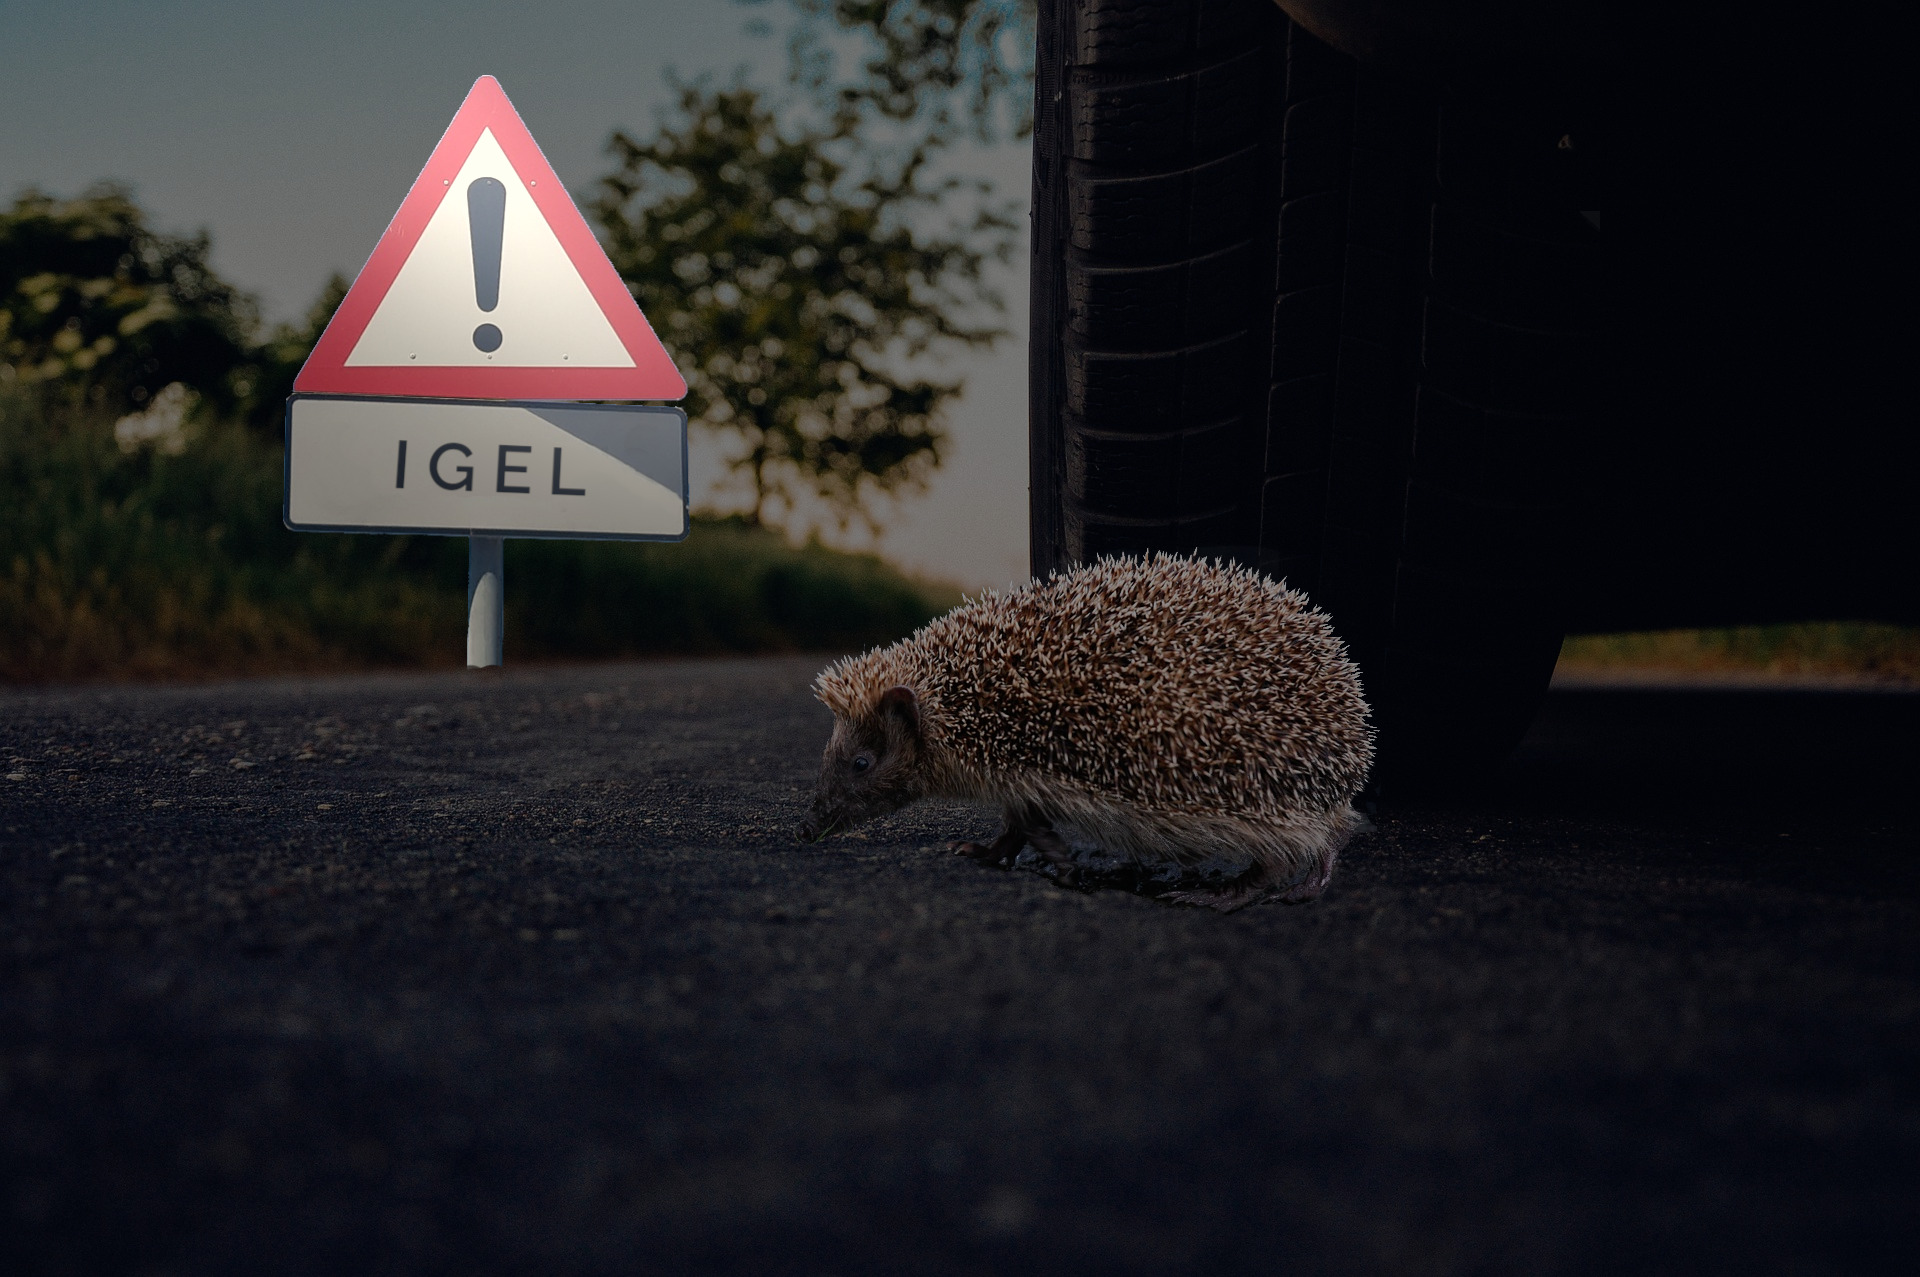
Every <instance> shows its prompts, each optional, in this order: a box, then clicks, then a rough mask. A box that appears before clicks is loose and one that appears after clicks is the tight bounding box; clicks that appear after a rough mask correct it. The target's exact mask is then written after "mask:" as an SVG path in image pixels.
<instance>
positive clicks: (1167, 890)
mask: <svg viewBox="0 0 1920 1277" xmlns="http://www.w3.org/2000/svg"><path fill="white" fill-rule="evenodd" d="M1005 868H1007V869H1011V870H1014V871H1016V872H1020V873H1030V874H1033V875H1035V876H1036V877H1040V878H1045V879H1046V880H1047V881H1048V882H1051V883H1052V884H1053V885H1054V886H1056V887H1059V888H1061V889H1062V890H1065V891H1078V892H1081V893H1082V894H1084V895H1092V894H1093V893H1095V892H1098V891H1124V892H1126V893H1127V894H1129V895H1134V896H1143V897H1145V898H1146V899H1148V900H1152V901H1154V902H1156V903H1158V904H1163V905H1166V906H1167V907H1168V908H1171V909H1189V908H1194V907H1195V905H1194V904H1193V903H1192V902H1190V901H1184V900H1174V899H1171V898H1170V897H1171V896H1172V895H1173V893H1175V892H1196V893H1214V892H1224V891H1227V890H1229V889H1230V888H1231V887H1232V886H1233V884H1234V880H1235V879H1236V878H1237V877H1239V875H1240V874H1242V873H1243V872H1244V871H1245V870H1246V866H1245V865H1235V864H1228V863H1226V862H1224V861H1221V862H1208V863H1206V864H1201V865H1177V864H1174V863H1172V862H1171V861H1159V862H1152V863H1149V862H1146V861H1139V860H1130V859H1128V858H1126V857H1124V856H1111V855H1108V854H1107V853H1106V852H1104V851H1101V850H1100V849H1098V848H1087V847H1083V846H1080V845H1077V844H1076V845H1075V846H1074V847H1073V858H1072V859H1071V860H1070V861H1068V862H1066V863H1064V864H1059V863H1055V862H1053V861H1050V860H1048V859H1047V858H1046V857H1045V856H1042V855H1041V854H1040V853H1039V852H1037V851H1035V850H1034V849H1033V848H1031V847H1028V848H1025V849H1024V850H1022V851H1021V853H1020V854H1019V855H1018V856H1016V857H1014V858H1013V861H1012V862H1011V863H1010V864H1007V865H1006V866H1005ZM1283 885H1284V884H1283ZM1249 903H1252V902H1251V901H1249Z"/></svg>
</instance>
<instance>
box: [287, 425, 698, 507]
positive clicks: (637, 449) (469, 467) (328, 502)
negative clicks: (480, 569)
mask: <svg viewBox="0 0 1920 1277" xmlns="http://www.w3.org/2000/svg"><path fill="white" fill-rule="evenodd" d="M286 492H287V497H286V508H285V511H284V517H285V519H286V524H287V526H288V527H289V528H292V529H293V530H294V531H296V532H426V533H436V534H440V535H444V536H495V537H564V538H567V539H570V540H595V539H602V540H624V541H678V540H681V539H682V538H684V537H685V536H686V535H687V414H686V413H684V412H682V411H681V410H680V409H678V408H655V407H645V406H639V405H631V404H586V403H507V402H489V401H485V400H471V399H375V398H366V397H360V396H346V395H295V396H293V398H291V399H289V400H288V401H287V487H286Z"/></svg>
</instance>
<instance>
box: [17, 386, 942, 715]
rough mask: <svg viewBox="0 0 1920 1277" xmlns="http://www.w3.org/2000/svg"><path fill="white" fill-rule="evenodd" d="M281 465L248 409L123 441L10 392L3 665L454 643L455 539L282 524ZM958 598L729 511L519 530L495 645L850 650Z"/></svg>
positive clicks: (435, 648)
mask: <svg viewBox="0 0 1920 1277" xmlns="http://www.w3.org/2000/svg"><path fill="white" fill-rule="evenodd" d="M281 475H282V472H281V448H280V445H279V444H278V442H275V441H269V440H264V439H262V438H261V437H260V436H259V435H258V434H250V433H249V432H247V431H246V430H244V429H242V428H240V427H238V426H233V425H221V424H212V425H206V424H203V425H200V426H198V427H197V428H196V429H195V431H194V432H193V434H192V435H191V442H190V443H189V444H188V445H187V446H186V447H184V448H182V449H179V450H178V451H175V452H169V451H168V450H166V448H164V447H153V446H140V447H137V448H134V449H133V450H131V451H127V450H123V448H122V447H121V445H120V443H119V442H118V441H116V439H115V437H114V433H113V424H112V422H111V421H110V420H108V419H106V418H105V417H103V416H101V415H99V414H98V413H87V412H85V411H83V410H77V409H70V408H58V407H50V406H48V404H47V402H46V401H45V400H43V399H41V398H39V397H37V396H33V395H21V394H16V395H14V396H11V397H0V679H4V680H8V681H16V682H18V681H29V680H46V679H76V678H154V677H174V676H199V675H207V674H216V673H217V674H229V673H253V672H266V671H275V670H318V669H348V668H358V667H365V666H377V665H445V664H457V663H458V662H459V661H461V660H462V659H463V657H464V653H465V644H464V639H463V635H464V632H465V607H466V545H465V543H464V542H463V541H462V540H460V539H458V538H451V537H422V536H412V537H408V536H334V535H317V534H310V533H293V532H289V531H287V529H286V528H285V527H284V526H282V524H281V522H280V500H281V483H282V477H281ZM956 599H957V596H954V595H952V594H951V593H950V592H945V591H941V590H940V589H938V588H937V587H929V586H927V585H925V584H923V583H920V582H916V581H913V580H910V579H908V578H906V577H904V576H902V575H901V574H900V573H899V572H897V571H895V570H894V569H892V568H890V567H888V566H887V565H886V564H885V563H883V562H882V561H881V560H879V559H877V558H873V557H871V556H860V555H849V554H843V553H839V552H836V551H832V550H829V549H826V548H824V547H822V546H819V545H808V546H804V547H795V546H791V545H788V544H787V543H786V542H785V541H784V540H783V539H782V538H781V537H780V536H779V535H778V534H777V533H774V532H771V531H767V530H763V529H755V528H748V527H745V526H743V525H741V524H739V523H737V522H733V521H727V520H696V522H695V524H694V530H693V534H692V536H691V537H690V538H689V539H688V540H687V541H686V542H685V543H683V544H680V545H640V544H625V543H613V542H571V541H514V542H510V543H509V545H508V549H507V600H508V622H507V657H508V659H509V660H514V659H521V658H528V657H534V658H542V659H559V658H576V657H611V656H634V655H642V654H647V653H656V652H753V651H775V650H845V649H850V648H855V647H859V646H863V645H866V644H870V643H875V642H882V641H885V640H887V639H889V638H893V637H897V636H898V635H901V634H904V633H906V632H908V631H910V630H911V629H912V628H914V627H915V626H916V625H919V624H922V623H923V622H925V621H926V620H927V619H929V618H930V617H932V616H933V615H935V614H936V613H937V612H938V611H940V610H941V609H942V608H944V607H945V606H947V605H949V604H951V603H952V602H954V601H956Z"/></svg>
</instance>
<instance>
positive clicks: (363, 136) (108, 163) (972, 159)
mask: <svg viewBox="0 0 1920 1277" xmlns="http://www.w3.org/2000/svg"><path fill="white" fill-rule="evenodd" d="M787 12H788V11H787V10H786V9H785V8H784V6H783V5H782V4H781V3H780V0H773V2H772V3H769V4H761V5H752V6H747V5H740V4H737V3H728V2H726V0H698V2H696V0H671V2H669V0H626V2H625V3H613V2H611V0H579V2H575V3H549V4H540V5H534V4H509V3H502V2H500V0H465V2H464V3H459V4H454V3H445V2H443V0H386V2H384V3H367V2H365V0H329V2H328V3H326V4H298V5H296V4H291V3H274V2H272V0H254V2H253V3H237V2H234V0H165V2H161V0H146V2H135V0H117V2H115V0H60V2H58V3H55V2H52V0H42V2H38V3H22V2H21V0H0V84H5V85H6V90H5V101H6V108H5V112H4V116H3V117H0V199H5V200H7V201H9V202H10V201H11V200H12V199H13V197H14V196H15V195H17V194H18V193H19V192H20V191H21V190H22V189H24V188H26V187H29V186H32V187H38V188H40V189H41V190H44V191H46V192H48V193H50V194H53V195H56V196H67V195H74V194H77V193H79V192H80V191H81V190H83V189H84V188H85V187H87V186H88V185H90V184H91V183H93V182H96V181H100V180H103V179H112V180H115V181H119V182H123V183H126V184H127V185H129V186H131V187H132V188H133V190H134V194H135V197H136V198H137V199H138V200H139V202H140V203H141V205H142V206H143V207H144V208H146V209H147V210H148V213H149V215H150V217H151V218H152V221H153V223H154V225H155V226H157V227H158V228H160V229H162V230H165V231H170V232H191V231H196V230H200V229H205V230H206V231H207V232H208V233H209V234H210V235H211V236H212V239H213V248H214V252H213V260H214V263H215V265H216V267H217V268H218V269H219V270H220V272H221V274H222V275H224V276H225V277H226V278H227V279H229V280H230V281H232V282H233V283H234V284H236V285H238V286H239V287H241V288H244V289H246V290H248V291H249V292H252V293H253V294H255V295H256V296H257V297H259V299H260V302H261V306H262V310H263V312H264V314H265V315H266V317H267V318H268V319H269V320H280V319H290V318H293V317H295V316H296V315H298V314H300V313H302V312H304V311H305V310H306V308H307V307H308V306H309V305H310V304H311V303H312V301H313V299H314V297H315V296H316V295H317V294H318V293H319V291H320V288H321V286H322V285H323V284H324V283H325V281H326V279H327V277H328V276H329V275H330V274H331V273H332V272H334V271H336V270H337V271H340V272H342V273H344V274H347V275H349V276H351V275H352V274H354V273H356V272H357V271H358V270H359V268H360V265H361V263H362V262H364V261H365V259H366V257H367V254H368V253H370V252H371V251H372V250H373V246H374V244H375V243H376V242H377V241H378V240H379V238H380V233H381V231H382V230H384V229H385V228H386V224H387V221H388V219H389V218H391V217H392V215H393V212H394V210H395V209H396V208H398V207H399V204H400V200H401V198H402V197H403V196H405V194H406V192H407V188H408V187H409V186H410V185H411V184H412V181H413V178H414V176H415V175H416V174H417V173H418V172H419V171H420V167H421V166H422V165H423V164H424V163H425V162H426V159H427V156H428V154H429V153H430V152H431V151H432V149H433V144H434V143H435V142H436V141H438V140H439V137H440V134H441V132H442V131H443V130H444V129H445V128H446V126H447V122H448V120H450V119H451V118H452V116H453V113H454V110H455V109H456V108H457V107H458V106H459V105H460V101H461V99H462V98H463V97H464V96H465V95H466V92H467V89H468V88H469V87H470V86H471V85H472V83H473V81H474V80H475V78H477V77H478V76H480V75H483V74H488V75H493V76H495V77H496V78H498V79H499V80H500V82H501V84H502V86H503V87H504V88H505V89H506V91H507V94H508V96H509V97H511V98H512V99H513V102H514V105H515V106H516V107H517V108H518V109H519V112H520V115H521V117H522V118H523V119H524V120H525V121H526V123H527V126H528V128H529V129H530V130H531V131H532V133H533V135H534V137H535V139H536V140H537V141H538V142H539V143H540V146H541V149H542V150H543V151H545V153H546V156H547V158H548V160H549V161H551V162H552V164H553V166H554V169H555V170H556V171H557V172H558V173H559V175H560V178H561V180H562V181H564V182H566V183H567V186H568V188H569V189H570V190H572V191H574V192H575V193H576V194H579V193H582V192H585V191H587V190H588V189H589V188H590V187H591V186H592V185H593V183H594V182H595V180H596V179H598V178H599V177H600V176H601V175H602V174H604V173H605V172H607V171H608V170H609V169H610V168H611V161H610V160H609V159H608V157H607V156H606V154H605V145H606V142H607V138H608V136H609V135H610V134H611V133H612V132H613V130H614V129H616V128H624V129H627V130H628V131H630V132H635V133H639V134H646V133H650V132H651V131H652V129H653V127H654V124H655V122H656V120H657V118H658V113H659V111H660V109H661V108H663V107H665V106H666V105H668V104H669V103H670V102H671V100H672V97H673V93H672V89H671V87H670V85H669V82H668V75H669V73H670V72H677V73H678V74H679V75H680V76H682V77H683V78H688V77H694V76H698V75H700V74H703V73H712V74H714V75H716V76H718V77H720V78H723V79H725V78H729V77H731V76H732V75H733V74H734V73H735V71H736V70H739V69H742V68H744V70H745V72H746V74H747V75H748V76H749V77H750V79H751V80H752V81H753V82H755V83H757V84H759V85H761V86H762V87H764V88H769V89H781V88H783V86H784V76H785V66H786V61H785V49H784V44H783V40H782V37H781V30H782V27H783V25H784V21H785V18H786V15H787ZM755 28H761V29H763V30H764V33H756V31H755ZM956 164H957V165H958V166H959V171H963V172H966V173H969V174H973V175H978V176H982V177H986V178H989V179H990V180H992V181H993V182H994V183H995V186H996V188H997V191H998V193H999V195H1000V196H1001V197H1002V198H1003V199H1016V200H1019V201H1021V203H1022V206H1024V201H1025V199H1026V193H1027V192H1026V183H1027V165H1028V153H1027V150H1026V147H1025V146H1024V144H1011V143H1009V144H1005V145H1000V146H996V147H991V148H983V149H977V150H973V151H970V152H968V153H966V154H965V155H964V156H962V157H960V158H959V159H958V160H957V161H956ZM1021 220H1022V222H1023V223H1024V218H1023V219H1021ZM1025 262H1026V246H1025V243H1024V242H1022V243H1021V244H1020V245H1019V247H1018V248H1017V249H1016V251H1015V254H1014V256H1013V259H1012V266H1011V267H1010V268H1009V269H1008V270H1007V271H1005V272H1004V274H1003V275H1002V276H1001V277H1000V278H998V279H997V280H996V281H995V283H996V284H997V286H998V288H999V291H1000V293H1001V294H1002V295H1003V296H1004V297H1005V298H1006V300H1007V303H1008V312H1007V314H1006V316H1005V317H1004V320H1003V322H1004V324H1005V326H1006V327H1007V328H1009V329H1010V330H1011V332H1012V336H1011V337H1010V338H1009V339H1008V340H1006V341H1003V342H1002V343H1000V344H999V345H998V346H997V347H996V348H995V349H994V350H992V351H990V352H986V353H959V354H956V355H955V356H953V357H952V358H951V359H950V361H949V362H948V363H947V364H946V365H945V367H943V368H941V369H940V370H939V371H940V372H941V374H942V375H944V376H949V377H951V376H962V377H964V378H965V380H966V383H967V391H966V394H965V396H964V397H963V399H962V401H961V402H960V403H959V404H958V405H957V406H956V408H955V409H954V411H953V412H952V414H951V416H950V417H949V420H948V428H949V433H950V436H951V439H952V447H951V449H950V450H949V454H948V459H947V462H946V464H945V465H944V466H943V467H942V468H941V470H940V471H939V472H938V473H937V474H936V475H935V477H934V480H933V483H932V487H931V489H930V490H929V492H927V493H926V494H925V495H923V496H919V497H915V498H911V499H909V501H908V502H906V503H904V504H902V505H901V506H900V507H899V508H898V509H897V510H896V511H893V512H891V513H890V514H888V516H887V522H888V530H887V532H886V534H885V535H884V536H883V538H882V539H881V541H880V543H879V545H878V547H877V548H878V549H880V551H881V552H882V553H884V554H886V555H887V556H888V557H889V558H892V559H893V560H895V561H896V562H899V563H901V564H903V565H904V566H906V567H909V568H911V569H914V570H917V571H920V572H923V573H926V574H929V575H933V576H937V577H941V578H944V579H946V580H950V581H954V582H956V583H958V584H961V585H964V586H967V587H970V588H972V587H979V586H990V585H1003V584H1006V583H1008V582H1011V581H1014V580H1020V579H1024V578H1025V576H1026V563H1027V472H1026V466H1027V459H1026V300H1027V299H1026V285H1025ZM657 326H658V325H656V327H657ZM721 446H723V445H718V444H716V442H715V441H712V440H705V441H703V440H701V439H700V438H699V437H698V436H696V439H695V446H694V450H693V467H694V469H693V476H692V479H693V491H694V496H695V500H696V504H698V503H699V502H700V501H701V500H702V497H703V494H706V493H708V492H709V491H711V490H712V489H713V485H714V484H715V483H716V481H718V480H719V479H720V478H721V477H722V476H723V473H724V467H723V464H722V460H721V451H720V448H721ZM829 539H833V538H831V537H830V538H829ZM846 543H848V544H853V545H859V544H862V543H861V542H860V541H859V540H858V537H857V534H850V536H849V537H848V538H847V539H846ZM509 588H511V586H509Z"/></svg>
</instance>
